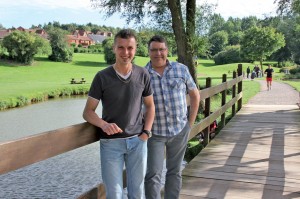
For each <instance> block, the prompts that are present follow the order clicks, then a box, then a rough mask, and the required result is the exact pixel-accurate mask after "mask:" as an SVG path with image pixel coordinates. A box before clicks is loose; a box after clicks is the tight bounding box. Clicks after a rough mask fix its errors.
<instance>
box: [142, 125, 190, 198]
mask: <svg viewBox="0 0 300 199" xmlns="http://www.w3.org/2000/svg"><path fill="white" fill-rule="evenodd" d="M190 130H191V128H190V126H189V123H187V124H186V125H185V127H184V128H183V129H182V131H181V132H180V133H179V134H178V135H176V136H174V137H164V136H158V135H153V137H152V138H150V139H149V140H148V161H147V173H146V177H145V195H146V198H147V199H160V198H161V195H160V191H161V177H162V171H163V163H164V158H165V154H164V152H165V149H166V167H167V173H166V182H165V192H164V199H176V198H179V193H180V189H181V185H182V177H181V165H182V161H183V158H184V154H185V150H186V146H187V140H188V137H189V132H190ZM154 133H155V132H154Z"/></svg>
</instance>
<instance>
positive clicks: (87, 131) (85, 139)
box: [0, 122, 99, 174]
mask: <svg viewBox="0 0 300 199" xmlns="http://www.w3.org/2000/svg"><path fill="white" fill-rule="evenodd" d="M97 140H99V136H98V134H97V131H96V128H95V127H94V126H93V125H91V124H89V123H87V122H85V123H81V124H77V125H73V126H69V127H66V128H61V129H57V130H54V131H48V132H45V133H41V134H37V135H33V136H29V137H25V138H22V139H18V140H14V141H9V142H4V143H0V157H1V161H0V174H4V173H7V172H9V171H13V170H16V169H19V168H22V167H24V166H27V165H30V164H33V163H36V162H39V161H42V160H45V159H48V158H50V157H53V156H56V155H59V154H61V153H65V152H67V151H70V150H73V149H76V148H79V147H82V146H85V145H88V144H91V143H93V142H96V141H97Z"/></svg>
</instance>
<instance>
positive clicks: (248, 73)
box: [247, 66, 250, 79]
mask: <svg viewBox="0 0 300 199" xmlns="http://www.w3.org/2000/svg"><path fill="white" fill-rule="evenodd" d="M249 75H250V67H249V66H248V68H247V79H249Z"/></svg>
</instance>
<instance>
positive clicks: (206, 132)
mask: <svg viewBox="0 0 300 199" xmlns="http://www.w3.org/2000/svg"><path fill="white" fill-rule="evenodd" d="M209 87H211V78H210V77H208V78H206V88H209ZM209 115H210V97H208V98H206V99H205V110H204V116H205V118H206V117H208V116H209ZM209 134H210V125H209V126H208V127H207V128H206V129H205V130H204V140H203V144H204V146H206V145H207V144H208V143H209Z"/></svg>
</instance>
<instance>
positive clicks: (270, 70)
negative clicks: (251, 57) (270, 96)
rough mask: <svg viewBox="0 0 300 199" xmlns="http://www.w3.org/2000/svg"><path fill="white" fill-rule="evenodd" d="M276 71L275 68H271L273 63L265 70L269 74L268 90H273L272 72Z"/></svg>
mask: <svg viewBox="0 0 300 199" xmlns="http://www.w3.org/2000/svg"><path fill="white" fill-rule="evenodd" d="M273 72H274V70H273V68H271V65H270V64H269V66H268V68H267V69H266V70H265V74H267V78H266V80H267V87H268V91H269V90H271V87H272V73H273Z"/></svg>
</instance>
